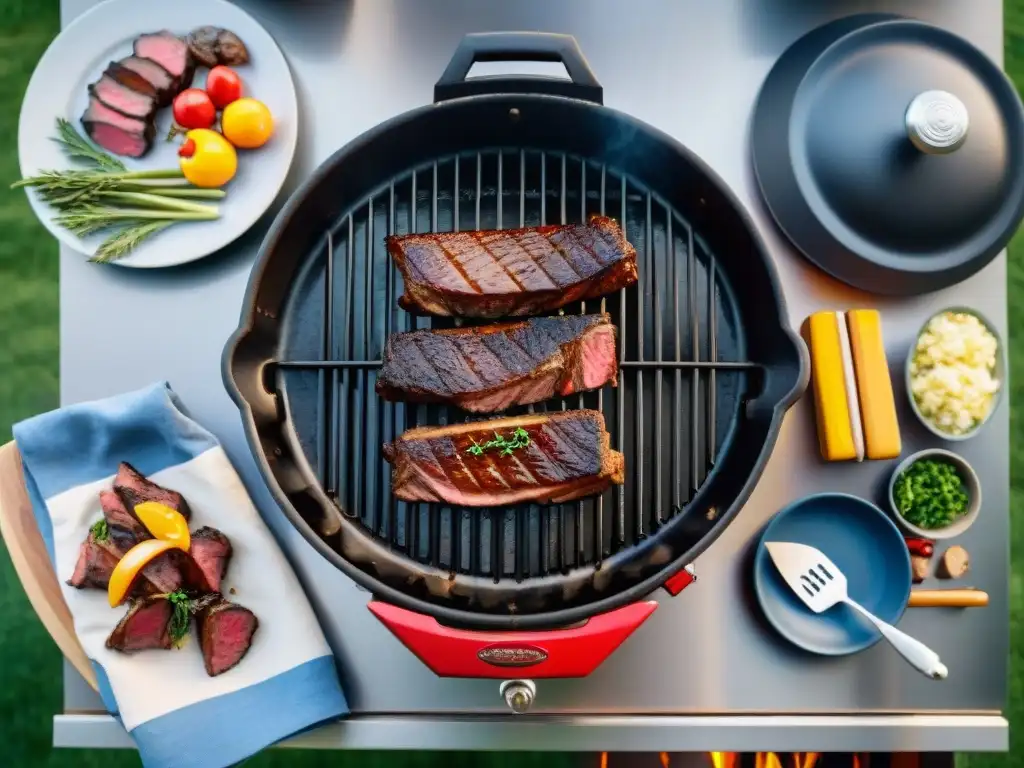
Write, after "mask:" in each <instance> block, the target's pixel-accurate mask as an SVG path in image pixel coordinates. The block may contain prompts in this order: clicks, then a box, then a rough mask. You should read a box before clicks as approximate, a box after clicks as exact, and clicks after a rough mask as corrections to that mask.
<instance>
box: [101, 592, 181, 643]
mask: <svg viewBox="0 0 1024 768" xmlns="http://www.w3.org/2000/svg"><path fill="white" fill-rule="evenodd" d="M173 616H174V606H173V605H172V604H171V601H170V600H168V599H167V598H166V597H164V596H163V595H153V596H150V597H144V598H142V599H141V600H136V601H135V602H133V603H132V605H131V607H130V608H129V609H128V613H126V614H125V615H124V617H123V618H122V619H121V620H120V621H119V622H118V623H117V626H116V627H114V631H113V632H111V633H110V637H108V638H107V648H111V649H113V650H115V651H124V652H125V653H132V652H133V651H145V650H149V649H152V648H163V649H168V648H170V647H171V645H172V643H171V619H172V617H173Z"/></svg>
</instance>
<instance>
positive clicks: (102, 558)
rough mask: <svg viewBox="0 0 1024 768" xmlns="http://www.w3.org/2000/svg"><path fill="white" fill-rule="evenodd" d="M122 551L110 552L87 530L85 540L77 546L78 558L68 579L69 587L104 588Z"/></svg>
mask: <svg viewBox="0 0 1024 768" xmlns="http://www.w3.org/2000/svg"><path fill="white" fill-rule="evenodd" d="M122 554H123V553H120V554H118V553H116V552H112V551H111V550H110V549H108V548H107V547H105V546H103V542H100V541H99V540H97V538H96V534H94V533H93V532H92V531H89V534H88V535H87V536H86V537H85V541H83V542H82V544H81V545H80V546H79V548H78V560H77V561H76V562H75V570H74V572H73V573H72V574H71V578H70V579H68V581H67V584H68V586H69V587H75V588H77V589H106V588H107V585H108V584H109V582H110V574H111V573H112V572H113V570H114V566H116V565H117V561H118V560H120V559H121V555H122Z"/></svg>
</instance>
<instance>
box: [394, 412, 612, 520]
mask: <svg viewBox="0 0 1024 768" xmlns="http://www.w3.org/2000/svg"><path fill="white" fill-rule="evenodd" d="M517 430H522V431H523V432H525V439H520V440H518V441H516V436H517ZM519 435H520V437H521V438H522V433H519ZM498 438H501V440H500V441H498ZM492 441H498V442H503V443H504V444H506V445H507V444H508V443H510V442H513V441H516V442H519V446H518V447H516V448H508V449H503V448H501V447H500V446H497V447H495V446H490V447H489V443H491V442H492ZM523 443H525V444H523ZM384 456H385V458H386V459H387V460H388V461H389V462H390V463H391V464H392V473H391V482H392V489H393V491H394V494H395V496H396V497H398V498H399V499H404V500H405V501H426V502H444V503H448V504H452V505H455V506H460V507H493V506H503V505H506V504H518V503H520V502H526V501H534V502H540V503H548V502H550V503H559V502H563V501H570V500H572V499H578V498H581V497H583V496H591V495H593V494H597V493H600V492H602V491H603V490H604V489H606V488H607V487H609V486H610V485H613V484H614V485H621V484H622V483H623V481H624V465H623V458H622V454H621V453H619V452H617V451H613V450H612V449H611V447H610V440H609V435H608V433H607V432H606V431H605V428H604V417H603V416H602V415H601V413H600V412H599V411H589V410H581V411H565V412H563V413H549V414H540V413H538V414H528V415H525V416H513V417H510V418H505V419H493V420H491V421H477V422H471V423H465V424H453V425H450V426H446V427H417V428H415V429H410V430H408V431H407V432H405V434H403V435H402V436H401V437H399V438H398V439H397V440H395V441H394V442H393V443H390V444H387V445H385V446H384Z"/></svg>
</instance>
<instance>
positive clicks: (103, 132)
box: [82, 96, 156, 157]
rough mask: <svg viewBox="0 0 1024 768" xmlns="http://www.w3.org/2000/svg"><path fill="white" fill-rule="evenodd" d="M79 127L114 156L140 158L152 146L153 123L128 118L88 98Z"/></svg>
mask: <svg viewBox="0 0 1024 768" xmlns="http://www.w3.org/2000/svg"><path fill="white" fill-rule="evenodd" d="M82 127H83V128H84V129H85V132H86V134H87V135H88V136H89V138H90V139H92V140H93V141H94V142H95V143H96V144H97V145H99V146H100V147H102V148H103V149H105V150H107V151H108V152H110V153H112V154H115V155H122V156H124V157H142V156H143V155H145V154H146V153H147V152H149V150H150V148H151V147H152V146H153V137H154V136H155V135H156V126H155V125H154V123H153V121H152V120H140V119H138V118H135V117H128V116H127V115H123V114H121V113H120V112H118V111H117V110H116V109H111V108H110V107H108V106H107V105H106V104H104V103H103V102H102V101H100V100H99V99H97V98H96V96H91V97H90V98H89V106H88V107H86V110H85V112H84V113H83V114H82Z"/></svg>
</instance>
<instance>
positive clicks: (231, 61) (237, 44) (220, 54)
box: [188, 27, 249, 69]
mask: <svg viewBox="0 0 1024 768" xmlns="http://www.w3.org/2000/svg"><path fill="white" fill-rule="evenodd" d="M188 48H189V51H191V52H192V57H193V58H194V59H195V60H196V61H198V62H199V63H200V64H202V65H203V66H205V67H210V68H211V69H212V68H213V67H216V66H217V65H218V64H224V65H226V66H229V67H237V66H240V65H242V64H248V63H249V50H248V49H247V48H246V47H245V43H243V42H242V40H241V39H240V38H239V37H238V35H236V34H235V33H234V32H231V31H230V30H227V29H222V28H221V27H199V28H198V29H194V30H192V32H191V33H190V34H189V36H188Z"/></svg>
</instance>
